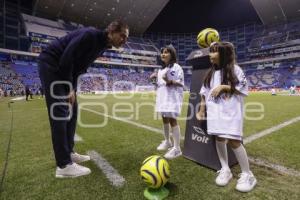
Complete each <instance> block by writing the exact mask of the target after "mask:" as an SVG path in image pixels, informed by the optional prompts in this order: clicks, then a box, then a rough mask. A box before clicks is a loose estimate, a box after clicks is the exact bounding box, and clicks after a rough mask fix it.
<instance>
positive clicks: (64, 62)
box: [38, 20, 129, 178]
mask: <svg viewBox="0 0 300 200" xmlns="http://www.w3.org/2000/svg"><path fill="white" fill-rule="evenodd" d="M128 34H129V28H128V26H127V25H126V24H124V23H123V22H121V21H119V20H117V21H113V22H112V23H110V24H109V25H108V26H107V28H106V29H105V30H104V31H101V30H97V29H95V28H91V27H90V28H82V29H78V30H76V31H74V32H71V33H69V34H68V35H66V36H64V37H62V38H60V39H58V40H55V41H54V42H52V43H51V44H50V45H49V46H48V47H47V49H45V50H44V51H43V52H42V53H41V54H40V56H39V58H38V66H39V75H40V79H41V83H42V86H43V89H44V93H45V97H46V103H47V108H48V116H49V121H50V126H51V134H52V144H53V150H54V155H55V159H56V165H57V168H56V177H57V178H64V177H78V176H83V175H87V174H89V173H90V172H91V170H90V169H89V168H87V167H84V166H81V165H78V163H81V162H84V161H87V160H90V157H89V156H87V155H80V154H78V153H75V152H74V150H73V147H74V134H75V128H76V122H77V100H76V87H77V78H78V77H79V75H80V74H83V73H85V72H86V70H87V68H88V67H89V65H90V64H91V63H93V61H94V60H95V59H96V58H97V57H98V56H100V55H101V54H102V53H103V52H104V51H105V50H106V49H109V48H111V47H112V46H114V47H116V48H119V47H121V46H122V45H123V44H125V43H126V41H127V38H128Z"/></svg>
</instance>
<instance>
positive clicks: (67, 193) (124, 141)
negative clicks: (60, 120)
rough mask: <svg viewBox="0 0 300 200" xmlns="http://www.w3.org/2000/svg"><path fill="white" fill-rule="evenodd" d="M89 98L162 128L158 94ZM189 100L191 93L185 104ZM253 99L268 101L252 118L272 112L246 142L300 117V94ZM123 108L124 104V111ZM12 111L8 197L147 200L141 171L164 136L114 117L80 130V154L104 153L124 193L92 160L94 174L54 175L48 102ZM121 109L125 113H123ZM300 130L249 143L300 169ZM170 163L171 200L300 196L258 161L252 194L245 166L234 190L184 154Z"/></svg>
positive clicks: (5, 118)
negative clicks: (242, 181)
mask: <svg viewBox="0 0 300 200" xmlns="http://www.w3.org/2000/svg"><path fill="white" fill-rule="evenodd" d="M121 96H122V97H123V98H124V96H125V97H126V95H121ZM87 97H90V96H88V95H85V96H84V98H80V99H79V102H80V103H85V104H86V103H95V102H96V103H103V105H106V106H107V114H108V115H114V116H117V117H123V118H124V117H126V118H127V120H130V121H134V122H137V123H140V124H143V125H147V126H150V127H154V128H158V129H161V128H162V121H161V120H160V119H157V120H155V118H157V116H156V115H155V113H154V108H153V106H151V105H146V104H147V103H148V104H151V103H153V102H154V100H155V97H154V94H135V95H134V96H133V97H132V98H128V99H120V98H115V97H113V96H112V95H108V96H107V97H105V98H103V99H101V100H96V99H94V100H91V99H87ZM92 97H97V96H95V95H93V96H92ZM188 98H189V96H188V94H186V96H185V102H187V101H188ZM245 100H246V101H245V103H253V102H256V103H260V104H261V105H263V108H264V112H263V113H250V112H249V113H247V114H248V116H250V117H257V116H260V115H261V114H264V117H263V119H261V120H258V121H253V120H245V124H244V130H245V133H244V135H245V136H246V137H247V136H250V135H253V134H255V133H257V132H259V131H262V130H265V129H267V128H270V127H272V126H275V125H278V124H280V123H282V122H284V121H287V120H290V119H292V118H295V117H298V116H300V101H299V100H300V97H297V96H271V95H270V94H266V93H251V94H250V95H249V97H247V98H246V99H245ZM9 101H10V98H2V99H0V111H1V112H0V127H1V129H0V176H1V178H0V180H1V179H2V175H3V174H2V172H3V168H4V165H5V158H6V154H7V145H8V141H9V133H10V127H11V115H12V113H11V111H10V109H9V108H8V106H7V105H8V102H9ZM117 103H119V104H120V103H122V105H119V106H117ZM130 105H132V107H131V106H130ZM12 107H13V110H14V113H13V114H14V116H13V117H14V118H13V131H12V139H11V147H10V152H9V157H8V165H7V170H6V174H5V177H4V182H3V185H2V191H1V194H0V199H57V198H59V199H80V200H82V199H117V200H119V199H126V200H127V199H128V200H141V199H144V197H143V190H144V188H145V185H144V183H143V182H142V180H141V178H140V176H139V168H140V166H141V162H142V161H143V160H144V159H145V158H146V157H148V156H150V155H153V154H161V153H160V152H158V151H157V150H156V146H157V145H158V144H159V143H160V141H161V140H162V135H160V134H158V133H155V132H153V131H150V130H146V129H144V128H140V127H137V126H134V125H131V124H128V123H126V122H120V121H118V120H115V119H111V118H107V125H106V126H104V127H102V128H88V127H83V126H80V125H78V127H77V133H78V134H79V135H80V136H81V137H82V138H83V140H84V141H83V142H79V143H77V144H76V150H77V151H78V152H80V153H85V152H87V151H89V150H95V151H97V152H98V153H100V154H101V155H102V156H103V157H104V158H105V159H106V160H107V161H108V162H109V163H110V164H111V165H112V166H113V167H114V168H115V169H117V170H118V172H119V173H120V174H121V175H122V176H123V177H124V178H125V180H126V183H125V185H124V186H122V187H120V188H116V187H114V186H112V185H111V184H110V182H109V181H108V179H107V178H106V176H105V175H104V174H103V172H102V171H101V170H100V169H98V167H97V166H96V165H95V164H94V163H93V162H92V161H90V162H86V163H84V165H85V166H87V167H89V168H91V170H92V174H90V175H88V176H86V177H80V178H75V179H63V180H61V179H56V178H55V177H54V173H55V163H54V157H53V151H52V144H51V140H50V129H49V122H48V118H47V113H46V109H45V102H44V100H40V99H34V100H32V101H29V102H25V101H24V100H22V101H15V103H14V104H13V105H12ZM84 108H88V109H92V110H93V111H96V112H101V113H103V112H105V108H104V107H103V106H102V107H101V106H99V105H98V106H97V105H94V106H91V105H84ZM249 108H257V107H255V106H254V107H253V106H252V107H251V106H250V107H249ZM117 109H119V110H117ZM120 109H123V112H121V111H120ZM124 110H125V111H124ZM114 111H115V112H114ZM116 111H119V112H116ZM132 111H133V112H132ZM186 112H187V106H185V107H184V108H183V112H182V116H183V117H184V116H186ZM103 121H105V117H103V116H101V115H98V114H95V113H92V112H88V111H86V110H83V111H82V112H81V122H82V123H84V124H97V123H102V122H103ZM179 123H180V126H181V131H182V135H184V133H185V123H186V122H185V120H184V119H181V120H180V121H179ZM299 129H300V122H296V123H293V124H291V125H289V126H286V127H284V128H283V129H280V130H278V131H276V132H274V133H273V134H271V135H268V136H265V137H263V138H260V139H258V140H255V141H253V142H252V143H249V144H247V145H246V149H247V151H248V154H249V155H250V156H251V157H253V158H259V159H262V160H264V161H266V162H270V163H273V164H278V165H282V166H285V167H287V168H292V169H294V170H297V171H300V160H299V158H300V148H299V147H300V135H299ZM169 164H170V167H171V178H170V180H169V183H168V184H167V185H166V187H167V188H169V189H170V195H169V197H168V198H167V199H172V200H173V199H182V200H198V199H228V200H229V199H230V200H232V199H264V200H265V199H288V200H290V199H291V200H292V199H295V200H297V199H300V177H297V176H292V175H286V174H281V173H279V172H278V171H275V170H272V169H269V168H266V167H261V166H258V165H256V164H251V169H252V171H253V172H254V174H255V175H256V177H257V180H258V184H257V186H256V188H255V189H254V190H253V191H252V192H250V193H247V194H243V193H240V192H237V191H235V189H234V187H235V184H236V180H237V178H238V177H237V176H238V174H239V173H240V169H239V166H235V167H234V168H233V173H234V179H233V181H231V183H230V184H229V185H228V186H226V187H224V188H220V187H217V186H215V184H214V179H215V176H216V175H215V172H214V171H212V170H210V169H207V168H205V167H202V166H200V165H198V164H196V163H194V162H192V161H190V160H187V159H185V158H184V157H180V158H178V159H175V160H172V161H169Z"/></svg>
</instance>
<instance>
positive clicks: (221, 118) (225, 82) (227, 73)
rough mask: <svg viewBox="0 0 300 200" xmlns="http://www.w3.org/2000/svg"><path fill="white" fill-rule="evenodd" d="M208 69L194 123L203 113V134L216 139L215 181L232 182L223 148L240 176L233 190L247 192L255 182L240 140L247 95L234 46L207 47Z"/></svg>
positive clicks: (227, 43) (220, 44) (219, 182)
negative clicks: (229, 152)
mask: <svg viewBox="0 0 300 200" xmlns="http://www.w3.org/2000/svg"><path fill="white" fill-rule="evenodd" d="M209 57H210V61H211V63H212V67H211V68H210V69H209V71H208V73H207V75H206V78H205V79H204V84H203V86H202V88H201V91H200V94H201V106H200V110H199V112H198V113H197V116H196V117H197V119H198V120H203V119H204V118H205V112H206V113H207V132H208V134H210V135H215V137H216V149H217V154H218V157H219V160H220V163H221V166H222V168H221V169H220V170H219V171H218V176H217V178H216V180H215V182H216V184H217V185H218V186H225V185H227V184H228V183H229V181H230V180H231V179H232V173H231V171H230V168H229V166H228V156H227V145H226V143H228V145H229V146H230V147H231V148H232V150H233V152H234V154H235V156H236V158H237V160H238V162H239V165H240V167H241V171H242V173H241V174H240V178H239V179H238V181H237V185H236V189H237V190H238V191H240V192H249V191H251V190H252V189H253V188H254V186H255V185H256V182H257V181H256V178H255V177H254V175H253V173H252V172H251V171H250V169H249V161H248V156H247V153H246V150H245V148H244V145H243V144H242V139H243V138H242V136H243V99H244V97H245V96H247V95H248V85H247V80H246V77H245V75H244V73H243V71H242V69H241V68H240V67H239V66H238V65H236V64H235V53H234V46H233V44H231V43H229V42H216V43H213V44H212V45H211V46H210V54H209Z"/></svg>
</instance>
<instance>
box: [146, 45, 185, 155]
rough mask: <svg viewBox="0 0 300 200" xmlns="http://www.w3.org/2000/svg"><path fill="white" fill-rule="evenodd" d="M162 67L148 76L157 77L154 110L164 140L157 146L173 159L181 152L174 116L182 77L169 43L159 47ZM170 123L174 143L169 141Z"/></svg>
mask: <svg viewBox="0 0 300 200" xmlns="http://www.w3.org/2000/svg"><path fill="white" fill-rule="evenodd" d="M160 57H161V61H162V69H159V70H158V72H157V74H155V75H152V76H151V77H150V78H153V77H156V78H157V96H156V107H155V110H156V112H158V113H160V114H161V115H162V119H163V130H164V140H163V141H162V142H161V144H160V145H159V146H158V147H157V150H160V151H163V150H167V149H169V151H168V152H167V153H166V154H165V155H164V157H165V158H167V159H173V158H176V157H178V156H180V155H181V154H182V152H181V149H180V128H179V126H178V124H177V120H176V118H177V117H178V116H179V115H180V112H181V106H182V100H183V86H184V77H183V70H182V68H181V67H180V65H178V64H177V63H176V60H177V59H176V50H175V49H174V47H173V46H171V45H169V46H166V47H164V48H162V49H161V56H160ZM170 125H171V129H172V136H173V142H174V145H173V146H172V143H171V141H170V135H169V132H170V130H169V129H170Z"/></svg>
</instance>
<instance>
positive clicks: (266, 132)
mask: <svg viewBox="0 0 300 200" xmlns="http://www.w3.org/2000/svg"><path fill="white" fill-rule="evenodd" d="M298 121H300V116H298V117H295V118H293V119H290V120H288V121H285V122H283V123H281V124H278V125H276V126H273V127H271V128H268V129H266V130H263V131H261V132H258V133H256V134H254V135H251V136H249V137H246V138H245V139H244V144H248V143H250V142H253V141H254V140H257V139H259V138H261V137H264V136H266V135H269V134H271V133H273V132H275V131H278V130H280V129H282V128H284V127H286V126H288V125H290V124H293V123H296V122H298Z"/></svg>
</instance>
